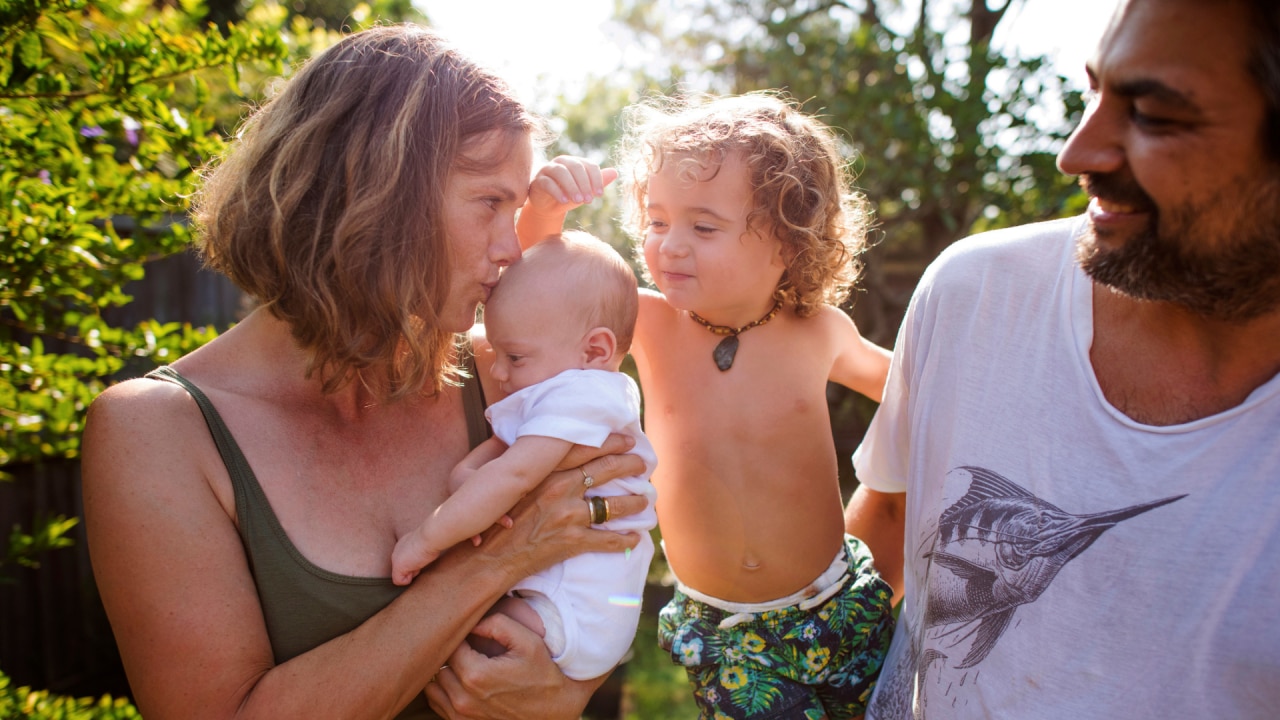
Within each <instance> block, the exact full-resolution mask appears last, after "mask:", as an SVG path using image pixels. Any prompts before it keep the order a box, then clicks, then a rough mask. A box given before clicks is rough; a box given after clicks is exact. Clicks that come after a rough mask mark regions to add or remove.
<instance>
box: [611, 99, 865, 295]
mask: <svg viewBox="0 0 1280 720" xmlns="http://www.w3.org/2000/svg"><path fill="white" fill-rule="evenodd" d="M624 129H625V132H624V138H623V141H622V143H621V145H620V150H619V162H618V167H619V168H620V169H621V171H622V179H623V183H624V191H623V196H624V197H625V198H626V205H627V216H626V221H625V225H626V227H627V230H628V232H629V233H630V234H631V235H632V237H633V239H634V240H635V241H636V242H637V243H638V244H643V242H644V237H645V235H646V233H647V232H648V225H649V214H648V211H647V207H648V191H649V178H650V176H652V175H653V174H655V173H657V172H659V171H660V170H661V168H662V165H663V163H666V162H675V163H678V168H679V170H680V175H681V176H682V177H688V178H690V179H691V180H694V179H696V178H697V177H699V175H700V174H701V173H702V172H704V171H705V169H707V168H712V169H715V170H716V171H717V172H718V168H719V167H720V165H721V163H723V162H724V159H725V158H726V157H728V156H729V154H730V153H740V154H741V157H742V159H743V160H744V161H745V164H746V166H747V172H748V173H750V178H749V182H750V185H751V189H752V203H751V207H752V209H751V211H750V212H749V214H748V216H747V222H748V223H749V225H750V226H751V227H752V228H755V229H757V230H759V231H760V232H761V233H765V234H766V235H767V234H772V235H773V237H776V238H777V239H778V240H779V241H781V243H782V248H783V257H784V258H785V260H786V263H787V269H786V272H784V273H783V276H782V280H781V281H780V282H779V284H778V288H777V290H776V291H775V296H776V297H777V298H778V299H779V300H781V301H782V302H783V303H787V304H792V305H794V307H795V311H796V314H798V315H800V316H801V317H808V316H810V315H812V314H813V313H815V312H817V308H818V306H819V305H821V304H824V303H825V304H831V305H839V304H840V303H842V302H844V301H845V300H846V299H847V298H848V296H849V292H850V290H852V288H853V284H854V282H855V281H856V280H857V278H858V274H859V272H860V271H861V263H860V261H859V259H858V258H859V255H860V254H861V253H862V251H863V249H864V247H865V244H866V235H867V228H868V224H869V219H870V211H869V208H868V204H867V201H866V199H865V198H864V197H863V196H862V195H861V194H859V193H856V192H854V191H853V189H852V186H851V184H850V179H849V176H848V172H847V169H846V168H847V163H846V162H845V160H844V159H843V158H842V157H841V156H840V152H839V149H838V146H837V144H836V140H835V137H834V135H833V133H832V132H831V129H830V128H828V127H827V126H826V125H824V124H822V123H821V122H819V121H818V120H817V119H815V118H813V117H812V116H809V115H806V114H804V113H802V112H800V110H799V109H798V107H797V105H796V104H795V103H794V102H791V101H789V100H787V99H785V98H784V97H782V96H781V95H779V94H778V93H772V92H759V93H749V94H746V95H739V96H733V97H722V98H715V99H708V100H705V101H703V102H698V101H697V99H696V98H654V99H649V100H646V101H643V102H641V103H638V104H636V105H633V106H631V107H630V108H628V109H627V110H626V111H625V114H624ZM641 262H642V263H643V253H641Z"/></svg>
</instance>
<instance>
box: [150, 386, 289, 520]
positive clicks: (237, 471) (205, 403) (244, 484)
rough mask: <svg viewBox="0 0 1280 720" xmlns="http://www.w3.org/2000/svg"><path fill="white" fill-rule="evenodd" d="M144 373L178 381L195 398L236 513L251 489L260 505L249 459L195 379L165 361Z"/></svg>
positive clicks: (261, 495)
mask: <svg viewBox="0 0 1280 720" xmlns="http://www.w3.org/2000/svg"><path fill="white" fill-rule="evenodd" d="M146 377H148V378H151V379H152V380H163V381H166V382H171V383H173V384H175V385H178V386H179V387H181V388H182V389H183V390H186V391H187V394H189V395H190V396H191V399H193V400H195V401H196V405H197V406H198V407H199V408H200V413H201V414H202V415H204V421H205V424H206V425H208V426H209V434H210V435H212V436H213V442H214V445H216V446H217V448H218V455H219V456H220V457H221V458H222V464H223V465H225V466H226V468H227V475H229V476H230V477H231V488H232V490H233V491H234V493H235V500H236V512H237V514H240V515H241V516H243V514H244V512H245V510H246V508H247V507H249V503H248V500H249V497H248V495H249V493H253V494H254V495H255V499H256V500H257V502H256V503H253V505H255V506H258V507H262V506H264V505H265V504H266V501H267V496H266V494H265V493H263V492H262V488H261V487H260V486H259V485H258V478H257V477H256V476H255V475H254V474H253V470H252V469H251V468H250V467H249V461H248V460H245V457H244V453H243V452H242V451H241V450H240V445H239V444H238V443H236V439H235V438H234V437H232V435H231V431H230V430H229V429H228V428H227V424H226V423H225V422H223V420H222V416H221V415H219V414H218V410H217V408H215V407H214V406H213V402H212V401H210V400H209V396H207V395H205V394H204V392H203V391H201V390H200V388H198V387H196V386H195V383H192V382H191V381H190V380H188V379H186V378H184V377H182V375H180V374H178V371H177V370H174V369H173V368H172V367H170V366H168V365H162V366H160V367H158V368H156V369H155V370H152V371H151V372H149V373H147V375H146Z"/></svg>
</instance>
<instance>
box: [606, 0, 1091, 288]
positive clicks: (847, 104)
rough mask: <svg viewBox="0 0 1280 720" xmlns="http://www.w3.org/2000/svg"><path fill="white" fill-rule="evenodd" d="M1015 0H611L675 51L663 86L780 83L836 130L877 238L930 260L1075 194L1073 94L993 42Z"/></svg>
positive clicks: (1060, 206) (735, 88)
mask: <svg viewBox="0 0 1280 720" xmlns="http://www.w3.org/2000/svg"><path fill="white" fill-rule="evenodd" d="M1021 1H1022V0H1005V2H1003V3H995V2H988V1H987V0H933V1H932V2H930V0H922V1H921V2H920V3H919V8H918V14H916V15H915V16H914V17H911V16H907V15H906V13H905V10H904V8H903V7H902V5H901V3H894V2H887V1H885V0H881V1H880V2H877V1H876V0H717V1H715V2H711V1H710V0H671V2H669V3H667V4H665V5H664V6H658V5H655V4H653V3H647V2H630V1H629V0H620V2H619V4H620V8H619V13H620V16H621V18H622V19H623V20H624V22H626V23H628V24H629V25H630V26H631V27H632V28H633V29H634V30H636V32H637V33H638V34H639V35H640V36H641V37H643V38H648V39H651V40H654V41H656V42H659V43H661V44H662V46H663V47H664V48H666V49H667V50H668V56H669V57H672V58H674V67H673V69H672V70H671V71H670V75H671V85H672V86H674V85H675V83H677V82H680V81H684V82H685V83H686V84H688V83H689V82H690V81H694V84H695V85H697V86H698V87H705V88H707V89H709V90H712V91H716V92H734V93H740V92H747V91H751V90H761V89H780V90H785V91H786V92H787V93H788V94H790V95H791V96H792V97H794V98H796V99H798V100H800V101H804V106H805V109H806V110H807V111H808V112H812V113H816V114H818V115H820V116H821V117H822V119H823V120H824V121H825V122H826V123H828V124H829V125H831V126H833V127H835V128H837V129H838V131H839V133H840V135H841V136H842V137H843V138H844V139H845V140H846V141H847V142H848V144H849V146H850V149H851V150H852V151H855V152H856V161H855V166H854V167H855V170H856V171H857V173H858V185H859V186H860V188H861V189H862V190H863V191H864V192H865V193H866V194H867V195H868V197H869V198H870V199H871V201H872V202H873V204H874V207H875V210H876V218H877V221H878V225H879V231H880V233H881V234H882V235H883V238H884V247H883V248H881V251H882V252H884V251H887V252H888V253H889V254H892V255H895V256H898V257H906V258H911V259H914V260H917V261H918V262H919V264H923V262H927V261H928V260H931V259H932V258H933V257H934V256H936V255H937V253H938V252H940V251H941V250H942V249H943V248H945V247H946V246H947V245H949V244H950V243H951V242H953V241H955V240H956V239H958V238H960V237H963V236H964V235H967V234H969V233H971V232H973V231H976V230H981V229H986V228H988V227H997V226H1006V225H1012V224H1016V223H1021V222H1027V221H1031V220H1038V219H1044V218H1046V217H1051V216H1054V215H1057V214H1060V213H1061V212H1063V210H1064V206H1065V203H1066V202H1067V200H1068V198H1069V197H1070V196H1072V195H1073V194H1074V187H1073V184H1072V182H1071V181H1070V179H1068V178H1064V177H1063V176H1062V175H1061V174H1060V173H1059V172H1058V171H1057V170H1056V168H1055V167H1054V154H1055V152H1056V150H1057V147H1058V146H1059V145H1060V143H1061V141H1062V139H1063V138H1064V137H1065V134H1066V130H1067V128H1069V127H1071V126H1072V125H1074V122H1075V120H1076V119H1077V118H1078V117H1079V114H1080V112H1081V111H1082V109H1083V104H1082V101H1081V97H1080V94H1079V93H1078V92H1074V91H1072V90H1071V89H1070V88H1068V87H1067V85H1066V80H1065V78H1062V77H1060V76H1057V75H1054V74H1052V73H1050V72H1049V70H1048V68H1047V66H1046V64H1045V62H1044V60H1043V58H1033V59H1026V60H1023V59H1017V60H1015V59H1010V58H1008V57H1005V56H1002V55H1001V54H999V53H997V52H993V51H992V49H991V38H992V36H993V35H994V33H995V29H996V27H997V25H998V24H999V23H1000V21H1001V20H1002V19H1003V17H1004V15H1005V13H1006V12H1007V11H1008V10H1009V9H1010V8H1011V7H1013V6H1015V5H1016V4H1018V3H1019V2H1021ZM993 6H999V7H998V8H996V9H993ZM663 7H666V8H668V9H669V10H670V14H669V15H664V14H663V12H662V8H663ZM677 18H692V19H691V20H689V21H688V22H687V23H681V22H678V21H677Z"/></svg>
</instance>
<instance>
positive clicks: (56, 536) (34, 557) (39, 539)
mask: <svg viewBox="0 0 1280 720" xmlns="http://www.w3.org/2000/svg"><path fill="white" fill-rule="evenodd" d="M79 522H80V518H69V517H67V516H65V515H55V516H52V517H43V518H36V521H35V524H34V526H33V527H34V528H35V529H34V531H33V532H32V533H30V534H28V533H25V532H23V531H22V527H21V526H20V525H14V526H13V529H12V530H11V531H10V532H9V549H8V550H7V551H6V553H5V556H4V557H3V558H0V582H4V581H5V580H6V578H5V576H4V575H3V571H4V568H5V566H6V565H21V566H23V567H28V568H32V569H39V567H40V561H39V560H38V558H39V557H40V555H42V554H44V553H46V552H48V551H50V550H57V549H58V548H64V547H71V545H72V540H71V538H69V537H67V533H68V532H70V531H71V529H72V528H74V527H75V526H76V524H77V523H79Z"/></svg>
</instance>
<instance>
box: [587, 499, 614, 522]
mask: <svg viewBox="0 0 1280 720" xmlns="http://www.w3.org/2000/svg"><path fill="white" fill-rule="evenodd" d="M587 505H589V506H591V524H592V525H603V524H605V523H607V522H609V501H608V500H605V499H604V498H602V497H589V498H587Z"/></svg>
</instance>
